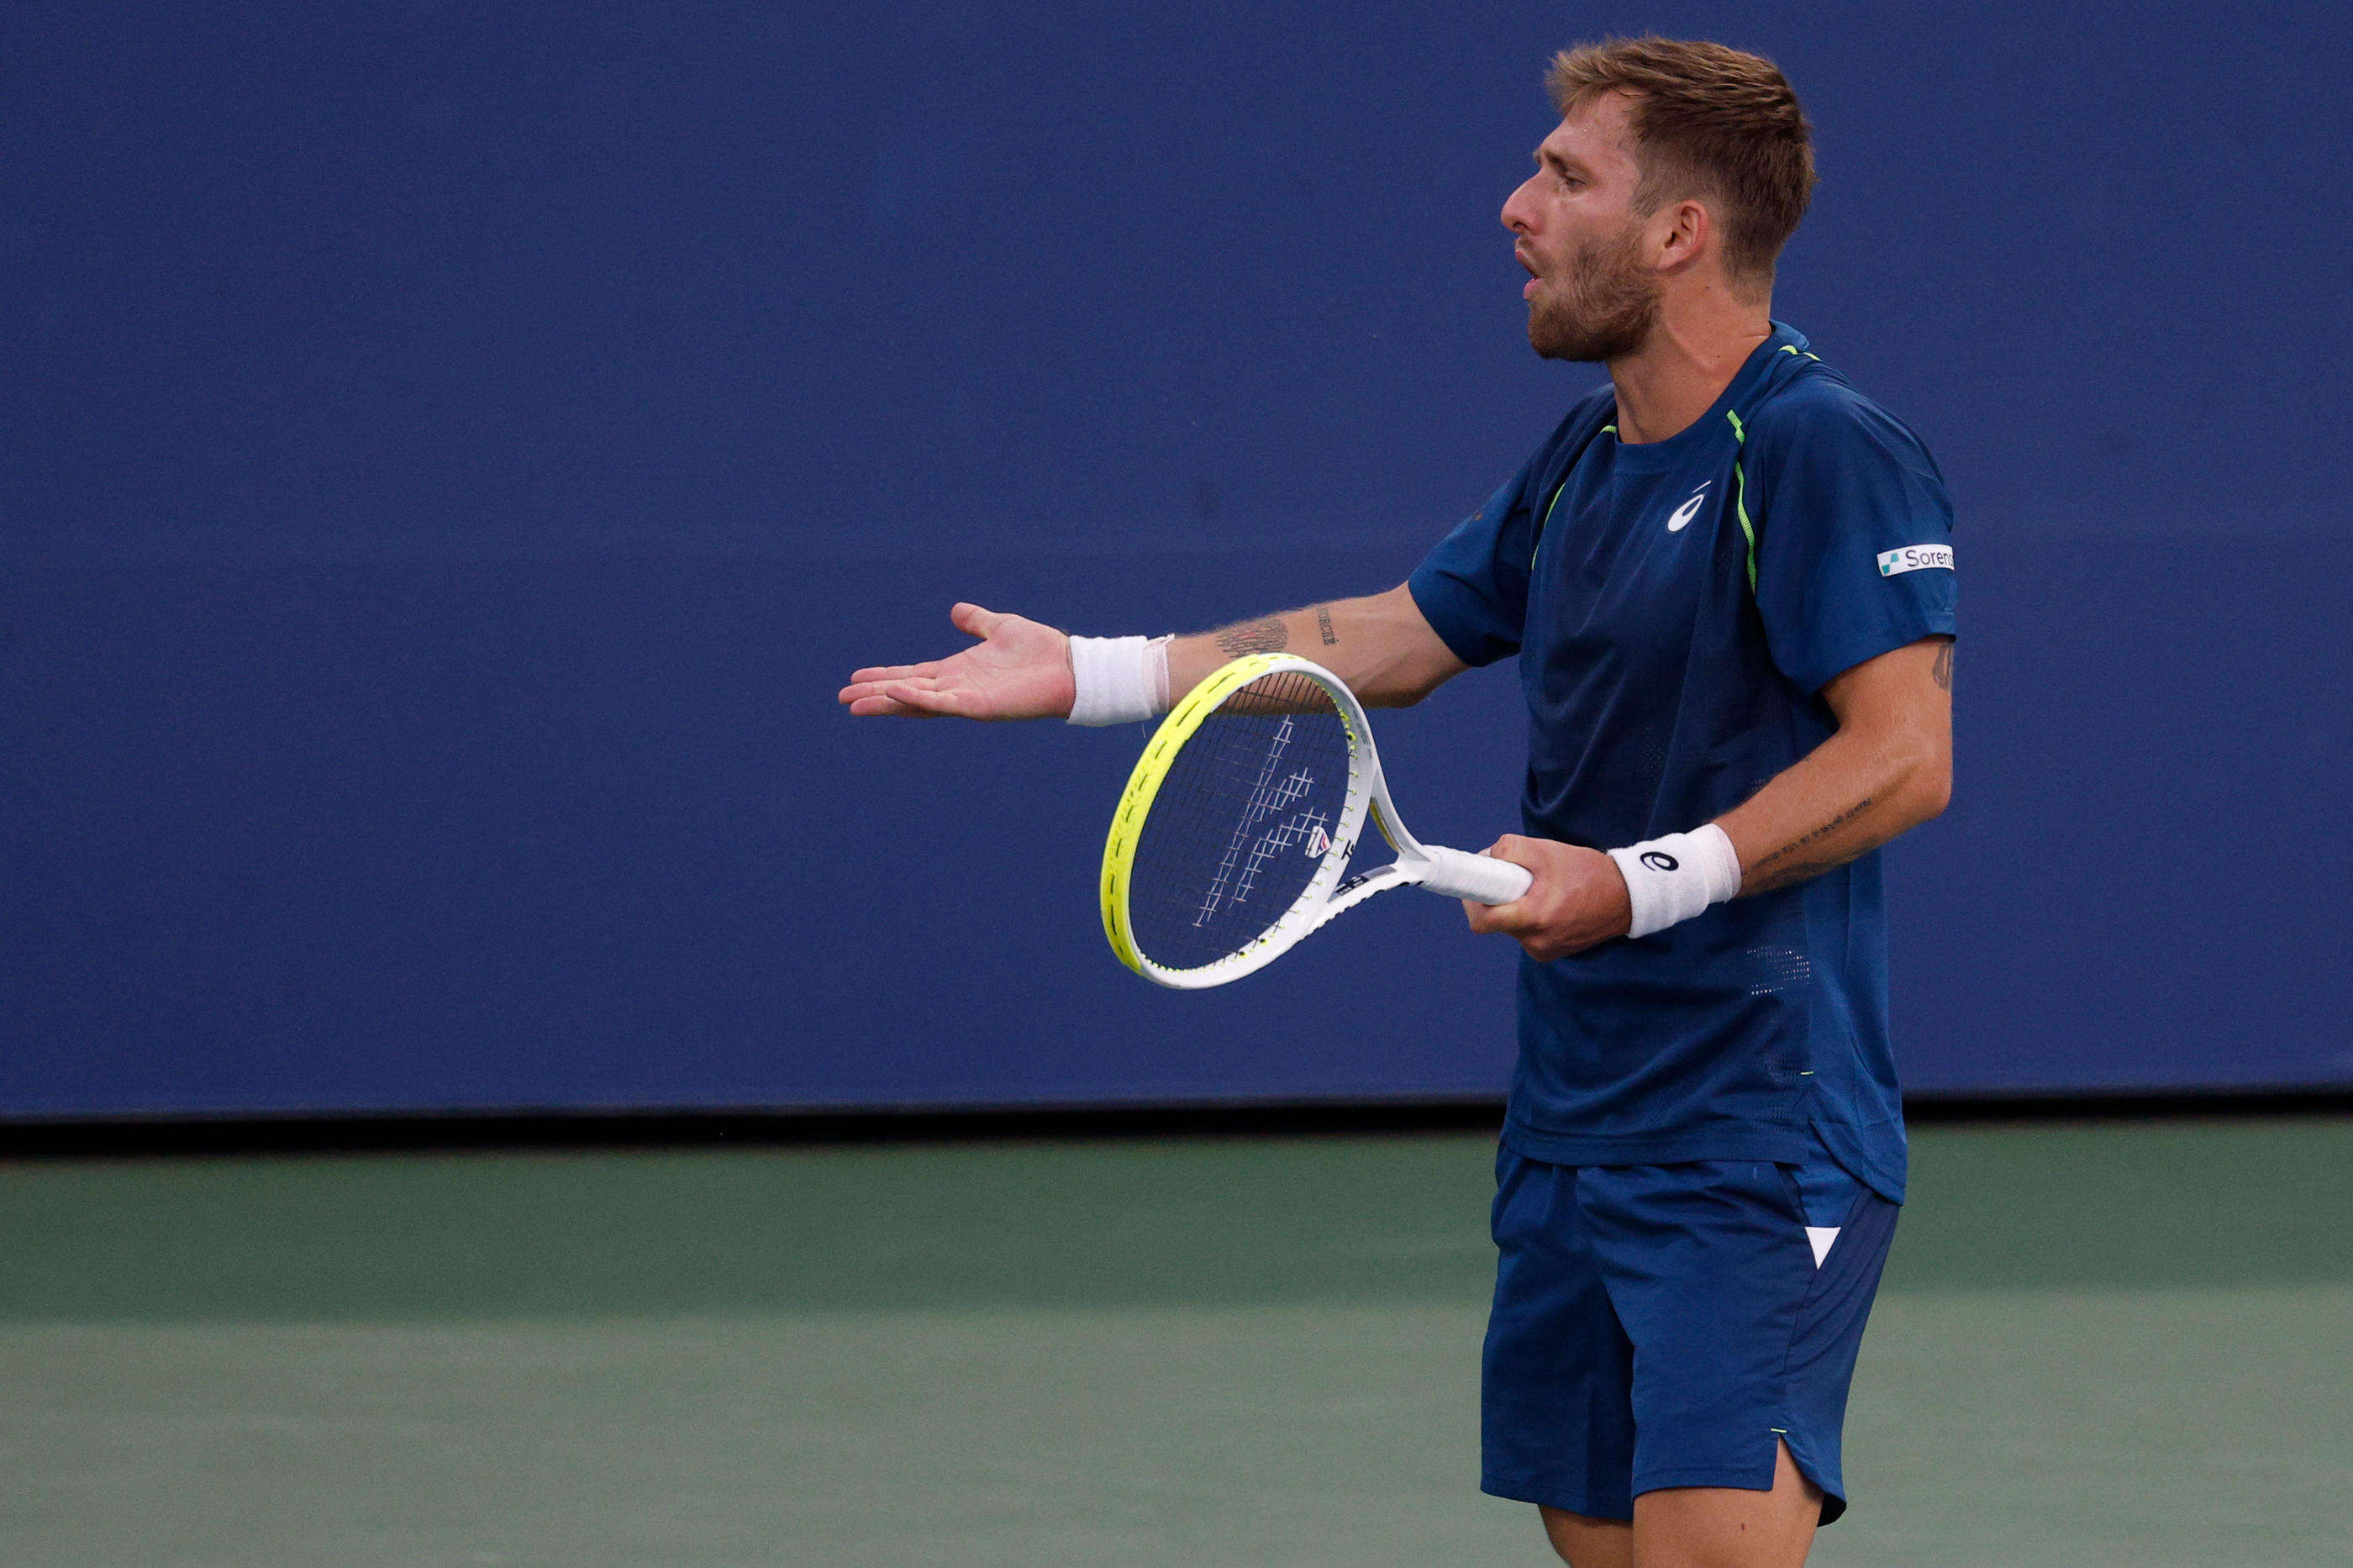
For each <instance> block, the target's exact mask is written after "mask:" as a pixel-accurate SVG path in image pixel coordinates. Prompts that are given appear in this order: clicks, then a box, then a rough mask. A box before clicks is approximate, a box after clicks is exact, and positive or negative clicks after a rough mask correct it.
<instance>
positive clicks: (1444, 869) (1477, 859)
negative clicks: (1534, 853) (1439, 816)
mask: <svg viewBox="0 0 2353 1568" xmlns="http://www.w3.org/2000/svg"><path fill="white" fill-rule="evenodd" d="M1421 852H1422V853H1423V854H1424V855H1426V856H1428V857H1429V858H1430V869H1429V870H1427V871H1425V872H1424V873H1422V878H1421V885H1422V886H1423V887H1425V888H1428V889H1430V891H1431V892H1433V893H1440V894H1443V895H1445V896H1446V897H1447V898H1450V899H1468V900H1471V901H1472V903H1474V904H1508V903H1510V902H1511V901H1512V900H1514V899H1516V898H1518V897H1519V896H1520V895H1521V894H1522V893H1525V892H1526V891H1527V890H1528V884H1529V883H1531V882H1533V881H1535V878H1534V877H1531V876H1530V875H1528V871H1527V868H1526V867H1525V866H1514V865H1513V864H1512V863H1511V862H1510V861H1509V860H1494V859H1490V858H1488V857H1486V856H1484V855H1466V854H1464V853H1463V852H1462V851H1461V850H1460V849H1441V848H1440V847H1436V846H1434V845H1429V844H1425V845H1423V846H1422V847H1421Z"/></svg>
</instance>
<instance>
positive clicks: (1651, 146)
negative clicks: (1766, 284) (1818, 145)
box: [1545, 37, 1814, 280]
mask: <svg viewBox="0 0 2353 1568" xmlns="http://www.w3.org/2000/svg"><path fill="white" fill-rule="evenodd" d="M1545 88H1546V90H1547V91H1549V92H1550V93H1551V94H1552V101H1553V107H1554V108H1556V109H1557V110H1560V113H1561V117H1562V118H1563V119H1566V118H1567V116H1568V114H1569V113H1570V111H1571V110H1577V109H1580V108H1582V107H1584V106H1585V105H1586V104H1588V103H1591V102H1592V101H1593V100H1596V99H1598V98H1600V97H1601V96H1602V95H1604V94H1605V93H1611V92H1624V93H1628V94H1630V95H1632V97H1633V100H1634V101H1633V105H1632V110H1631V113H1630V116H1629V119H1628V124H1629V125H1630V127H1631V128H1632V130H1633V132H1634V140H1635V142H1636V143H1637V145H1636V148H1635V156H1636V160H1637V161H1638V162H1639V163H1641V167H1642V178H1641V184H1640V185H1639V186H1638V187H1637V188H1636V190H1635V195H1634V201H1635V205H1636V206H1637V207H1638V208H1639V209H1640V210H1641V211H1644V212H1655V211H1657V210H1658V207H1659V205H1660V203H1662V202H1663V201H1665V200H1668V199H1669V198H1670V197H1673V196H1681V195H1713V196H1715V197H1716V198H1717V199H1718V200H1719V201H1721V202H1722V203H1724V205H1725V213H1724V230H1725V233H1724V262H1725V268H1726V269H1727V270H1729V271H1731V272H1733V273H1736V274H1741V275H1746V276H1748V277H1759V276H1761V277H1763V278H1765V279H1768V280H1769V279H1771V278H1772V276H1773V260H1774V258H1776V257H1778V256H1779V255H1780V254H1781V247H1782V246H1783V245H1785V244H1787V243H1788V238H1789V236H1790V235H1791V234H1793V233H1794V232H1796V230H1797V227H1798V220H1799V218H1802V217H1804V216H1806V203H1807V201H1808V199H1809V198H1810V197H1811V196H1812V195H1813V194H1814V144H1813V128H1812V127H1811V126H1810V125H1809V124H1807V123H1806V111H1805V110H1803V109H1801V108H1799V104H1798V95H1797V93H1796V92H1795V91H1793V90H1791V89H1790V87H1789V80H1788V78H1787V77H1785V76H1783V75H1782V74H1781V69H1780V68H1779V67H1778V66H1777V65H1775V64H1774V63H1773V62H1772V61H1771V60H1768V59H1767V58H1764V57H1763V56H1761V55H1751V54H1744V53H1742V52H1741V51H1740V50H1738V49H1731V48H1726V47H1724V46H1723V45H1722V44H1704V43H1694V42H1686V41H1684V40H1683V39H1679V38H1660V37H1647V38H1611V39H1609V40H1608V41H1607V42H1605V43H1599V44H1583V45H1580V46H1578V47H1576V48H1573V49H1563V50H1562V51H1561V52H1560V53H1559V54H1557V55H1555V56H1554V57H1553V60H1552V68H1551V69H1550V70H1548V71H1546V73H1545Z"/></svg>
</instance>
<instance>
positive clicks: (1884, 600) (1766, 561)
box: [1748, 398, 1959, 693]
mask: <svg viewBox="0 0 2353 1568" xmlns="http://www.w3.org/2000/svg"><path fill="white" fill-rule="evenodd" d="M1777 412H1778V411H1777ZM1752 435H1753V439H1752V442H1751V448H1750V449H1751V453H1752V463H1751V467H1750V471H1749V475H1748V477H1749V479H1750V481H1751V483H1750V489H1749V495H1748V505H1749V507H1750V509H1751V510H1752V511H1753V512H1754V513H1755V514H1756V515H1755V528H1756V532H1757V547H1756V548H1757V612H1758V614H1759V615H1761V616H1763V617H1764V621H1765V639H1766V643H1767V646H1768V647H1770V648H1771V650H1772V654H1773V662H1774V663H1775V664H1776V665H1778V667H1779V668H1780V670H1781V673H1782V674H1784V675H1786V676H1788V678H1789V679H1790V680H1791V681H1793V682H1794V683H1796V684H1797V685H1798V686H1799V688H1800V689H1803V690H1805V691H1807V692H1809V693H1811V692H1815V691H1819V690H1820V689H1821V688H1822V687H1823V685H1824V684H1826V683H1827V682H1828V681H1829V680H1830V679H1831V678H1832V677H1834V676H1836V675H1839V674H1841V672H1843V671H1845V670H1849V669H1852V668H1854V667H1855V666H1856V665H1858V664H1861V663H1862V662H1863V661H1864V660H1866V659H1871V658H1878V657H1879V656H1880V655H1881V654H1883V653H1887V652H1890V651H1891V650H1893V649H1895V648H1899V647H1904V646H1905V644H1907V643H1914V642H1917V641H1919V640H1920V639H1921V638H1922V637H1933V636H1936V635H1937V634H1939V633H1941V634H1944V635H1946V636H1950V635H1952V634H1953V632H1954V629H1955V626H1956V624H1957V622H1956V617H1955V607H1956V605H1957V599H1958V597H1959V595H1958V588H1957V580H1956V579H1955V577H1954V575H1953V505H1952V501H1951V500H1950V499H1949V498H1948V497H1947V495H1946V494H1945V482H1944V479H1943V477H1942V476H1941V475H1940V474H1938V472H1937V471H1936V460H1935V459H1934V458H1931V457H1929V456H1928V451H1927V448H1926V447H1923V446H1922V445H1921V444H1920V439H1919V437H1916V436H1915V435H1913V434H1912V432H1911V431H1910V430H1909V429H1907V428H1906V427H1905V426H1904V425H1903V424H1902V423H1901V422H1899V421H1898V420H1896V419H1894V417H1892V416H1889V415H1888V414H1886V413H1884V412H1883V411H1882V410H1880V409H1878V408H1877V407H1874V406H1873V405H1870V404H1868V403H1866V402H1864V401H1862V399H1860V398H1852V399H1839V400H1830V399H1824V400H1820V401H1819V402H1810V404H1809V405H1803V406H1800V407H1799V408H1797V409H1794V410H1790V411H1788V413H1786V414H1783V415H1782V416H1781V417H1779V418H1778V419H1776V420H1775V421H1774V422H1773V425H1772V426H1771V427H1770V428H1769V429H1767V428H1766V427H1765V426H1764V424H1763V422H1762V421H1760V424H1759V428H1758V429H1757V430H1756V431H1755V432H1753V433H1752Z"/></svg>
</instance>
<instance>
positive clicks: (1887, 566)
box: [1879, 544, 1953, 577]
mask: <svg viewBox="0 0 2353 1568" xmlns="http://www.w3.org/2000/svg"><path fill="white" fill-rule="evenodd" d="M1930 566H1935V567H1937V568H1939V569H1941V570H1943V571H1947V572H1950V571H1951V570H1952V569H1953V547H1952V546H1951V545H1949V544H1907V545H1905V547H1904V548H1903V549H1901V550H1883V551H1881V552H1880V553H1879V574H1880V575H1881V576H1883V577H1900V576H1902V575H1903V574H1905V573H1906V572H1918V571H1921V570H1923V569H1925V568H1926V567H1930Z"/></svg>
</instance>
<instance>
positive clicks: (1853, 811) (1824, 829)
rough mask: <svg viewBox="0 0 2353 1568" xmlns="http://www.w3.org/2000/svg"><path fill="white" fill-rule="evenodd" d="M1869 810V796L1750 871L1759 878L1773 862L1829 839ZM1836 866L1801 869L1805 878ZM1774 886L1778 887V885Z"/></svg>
mask: <svg viewBox="0 0 2353 1568" xmlns="http://www.w3.org/2000/svg"><path fill="white" fill-rule="evenodd" d="M1870 808H1871V797H1870V796H1869V795H1865V796H1863V797H1862V799H1861V800H1859V801H1856V802H1855V803H1854V804H1853V805H1850V806H1848V807H1847V808H1846V809H1845V810H1844V811H1841V812H1840V813H1839V814H1838V815H1837V816H1833V817H1831V819H1830V820H1829V821H1828V822H1825V823H1823V824H1822V825H1821V826H1820V827H1817V828H1815V829H1814V830H1813V831H1812V832H1811V833H1806V834H1800V835H1799V837H1795V838H1792V839H1790V840H1789V842H1788V843H1787V844H1784V845H1782V846H1781V847H1779V848H1778V849H1776V850H1774V851H1773V853H1771V854H1770V855H1767V856H1766V857H1765V858H1762V859H1760V860H1758V861H1757V864H1756V865H1755V866H1753V867H1751V868H1750V870H1751V871H1752V872H1754V873H1755V874H1757V875H1760V876H1761V875H1762V874H1763V873H1764V870H1765V868H1767V866H1770V865H1772V864H1773V862H1774V861H1776V860H1778V859H1780V858H1782V857H1784V856H1787V855H1794V854H1796V853H1797V852H1798V851H1799V850H1800V849H1803V848H1804V847H1806V846H1807V845H1809V844H1812V843H1814V842H1816V841H1817V840H1819V839H1823V838H1827V837H1830V836H1831V834H1833V833H1836V832H1837V831H1838V830H1839V829H1840V828H1841V827H1844V826H1846V825H1847V824H1848V823H1850V822H1852V821H1853V820H1854V819H1855V818H1856V817H1858V816H1862V814H1863V813H1864V812H1865V811H1867V810H1869V809H1870ZM1847 858H1849V859H1852V856H1849V857H1847ZM1837 864H1839V862H1838V861H1836V860H1832V861H1831V862H1829V864H1827V865H1821V866H1809V867H1805V868H1802V869H1803V870H1804V871H1805V874H1806V875H1807V876H1809V877H1810V876H1812V875H1814V874H1815V873H1816V872H1818V871H1827V870H1829V869H1830V868H1831V866H1835V865H1837ZM1780 874H1781V873H1779V872H1778V871H1777V872H1775V873H1774V875H1775V876H1776V877H1778V876H1779V875H1780ZM1792 880H1797V879H1792ZM1775 885H1776V886H1778V883H1777V884H1775ZM1759 891H1762V889H1761V888H1760V889H1759Z"/></svg>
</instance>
